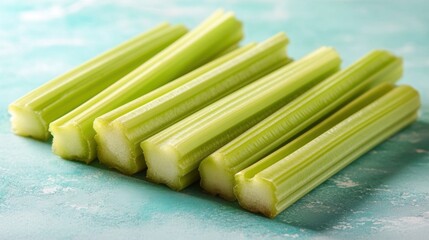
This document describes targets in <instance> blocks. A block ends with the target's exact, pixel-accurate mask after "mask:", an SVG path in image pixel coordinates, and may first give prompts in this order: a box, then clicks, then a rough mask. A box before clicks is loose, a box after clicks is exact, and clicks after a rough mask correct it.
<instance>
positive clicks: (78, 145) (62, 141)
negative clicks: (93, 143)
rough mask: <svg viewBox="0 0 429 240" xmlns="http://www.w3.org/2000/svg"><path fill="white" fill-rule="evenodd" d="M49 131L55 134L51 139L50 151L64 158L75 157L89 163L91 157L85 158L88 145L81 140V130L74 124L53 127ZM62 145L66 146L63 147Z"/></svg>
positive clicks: (71, 158)
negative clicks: (52, 139)
mask: <svg viewBox="0 0 429 240" xmlns="http://www.w3.org/2000/svg"><path fill="white" fill-rule="evenodd" d="M50 131H51V132H52V133H53V135H54V136H55V139H54V140H55V141H52V151H53V152H54V153H55V154H56V155H59V156H61V157H62V158H64V159H69V160H73V159H77V160H80V161H83V162H85V163H89V162H90V161H91V159H88V158H86V156H87V153H88V146H86V145H85V143H84V142H82V141H81V139H82V136H81V134H82V133H81V130H80V128H79V127H78V126H76V125H71V124H70V125H67V126H66V127H62V126H58V127H53V128H51V129H50ZM64 146H67V147H66V148H64Z"/></svg>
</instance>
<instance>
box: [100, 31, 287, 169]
mask: <svg viewBox="0 0 429 240" xmlns="http://www.w3.org/2000/svg"><path fill="white" fill-rule="evenodd" d="M287 43H288V39H287V37H286V36H285V35H284V34H277V35H275V36H274V37H272V38H270V39H268V40H267V41H265V42H262V43H261V44H258V45H256V44H251V45H249V46H248V47H246V49H245V51H243V50H241V49H240V50H238V51H239V52H240V54H235V52H232V53H231V54H229V55H226V56H224V57H221V58H219V59H218V60H217V61H216V60H215V61H214V62H213V63H210V64H208V65H207V66H203V67H201V68H211V69H209V71H206V72H204V73H203V74H201V75H199V76H197V77H194V78H190V77H188V75H195V74H193V72H191V73H190V74H188V75H185V76H183V77H182V78H180V79H177V80H175V81H173V82H172V83H171V84H167V85H165V86H164V87H161V88H159V89H157V90H155V91H153V92H151V93H149V94H147V95H144V96H143V97H141V98H138V99H137V100H135V101H132V102H131V103H129V104H126V105H124V106H122V107H120V108H119V109H117V110H113V111H112V112H110V113H108V114H107V116H101V117H100V118H97V119H96V120H95V122H94V129H95V130H96V132H97V135H96V141H97V146H98V147H97V149H98V154H97V155H98V159H99V160H100V162H102V163H105V164H106V165H108V166H110V167H113V168H116V169H118V170H120V171H121V172H123V173H126V174H133V173H136V172H138V171H140V170H142V169H144V168H145V167H146V165H145V162H144V160H143V152H142V150H141V148H140V146H139V144H140V142H142V141H143V140H145V139H147V138H149V137H150V136H152V135H154V134H156V133H157V132H160V131H161V130H163V129H165V128H167V127H168V126H170V125H172V124H174V123H175V122H177V121H179V120H181V119H183V118H185V117H186V116H188V115H190V114H192V113H194V112H196V111H197V110H199V109H201V108H203V107H205V106H207V105H209V104H211V103H213V102H215V101H216V100H218V99H220V98H222V97H224V96H226V95H228V94H229V93H231V92H233V91H235V90H237V89H239V88H241V87H243V86H244V85H246V84H248V83H250V82H252V81H254V80H256V79H258V78H260V77H262V76H263V75H265V74H267V73H269V72H271V71H273V70H275V69H276V68H278V67H280V66H282V65H284V64H286V63H287V61H288V58H287V56H286V52H285V48H286V44H287ZM230 55H233V56H234V57H233V58H231V57H230ZM218 63H222V64H221V65H220V66H219V64H218ZM196 71H199V69H198V70H196ZM169 85H175V87H176V88H175V89H174V90H171V91H169V92H168V93H166V94H164V95H162V96H160V95H161V94H160V92H162V93H164V92H165V89H166V87H167V88H171V87H170V86H169Z"/></svg>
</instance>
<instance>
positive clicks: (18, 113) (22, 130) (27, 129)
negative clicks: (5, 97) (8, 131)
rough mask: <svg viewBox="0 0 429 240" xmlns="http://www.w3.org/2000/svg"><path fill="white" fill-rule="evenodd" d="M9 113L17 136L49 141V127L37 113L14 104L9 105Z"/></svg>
mask: <svg viewBox="0 0 429 240" xmlns="http://www.w3.org/2000/svg"><path fill="white" fill-rule="evenodd" d="M9 113H10V114H11V116H12V117H11V123H12V131H13V132H14V133H15V134H17V135H20V136H24V137H32V138H35V139H38V140H43V141H46V140H48V139H49V137H50V134H49V132H48V127H47V126H46V124H45V123H44V122H43V121H42V119H41V118H40V116H39V115H38V114H37V113H36V112H34V111H32V110H31V109H28V108H25V107H22V106H18V105H16V104H13V103H12V104H11V105H9Z"/></svg>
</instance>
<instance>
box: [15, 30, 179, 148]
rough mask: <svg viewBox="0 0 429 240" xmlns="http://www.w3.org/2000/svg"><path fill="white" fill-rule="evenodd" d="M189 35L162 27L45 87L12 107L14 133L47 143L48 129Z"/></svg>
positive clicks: (96, 58) (34, 91) (75, 69)
mask: <svg viewBox="0 0 429 240" xmlns="http://www.w3.org/2000/svg"><path fill="white" fill-rule="evenodd" d="M186 32H187V30H186V28H185V27H184V26H181V25H178V26H170V25H169V24H167V23H164V24H161V25H159V26H157V27H155V28H153V29H151V30H149V31H147V32H146V33H143V34H141V35H139V36H137V37H135V38H133V39H131V40H129V41H127V42H124V43H122V44H120V45H119V46H117V47H115V48H113V49H111V50H109V51H107V52H105V53H103V54H101V55H99V56H97V57H95V58H93V59H91V60H89V61H87V62H85V63H83V64H82V65H80V66H78V67H76V68H74V69H72V70H70V71H69V72H67V73H65V74H63V75H61V76H59V77H57V78H55V79H53V80H51V81H49V82H47V83H45V84H43V85H42V86H40V87H38V88H36V89H34V90H33V91H31V92H29V93H28V94H26V95H25V96H23V97H21V98H20V99H18V100H16V101H15V102H13V103H11V104H10V105H9V112H10V114H11V115H12V118H11V120H12V121H11V122H12V130H13V132H15V133H16V134H18V135H22V136H28V137H33V138H35V139H39V140H47V139H48V138H49V137H50V134H49V131H48V126H49V124H50V123H51V122H52V121H54V120H56V119H58V118H59V117H61V116H63V115H65V114H66V113H68V112H70V111H71V110H73V109H74V108H76V107H78V106H79V105H81V104H82V103H84V102H85V101H87V100H88V99H90V98H91V97H93V96H95V95H96V94H97V93H99V92H101V91H102V90H103V89H105V88H107V87H108V86H109V85H111V84H113V83H114V82H116V81H117V80H119V79H120V78H122V77H123V76H125V75H126V74H128V73H129V72H131V71H132V70H133V69H135V68H137V67H138V66H139V65H141V64H142V63H143V62H145V61H147V60H148V59H149V58H151V57H152V56H154V55H155V54H157V53H158V52H160V51H161V50H162V49H164V48H165V47H166V46H168V45H170V44H171V43H172V42H174V41H175V40H177V39H178V38H180V37H181V36H183V35H184V34H185V33H186Z"/></svg>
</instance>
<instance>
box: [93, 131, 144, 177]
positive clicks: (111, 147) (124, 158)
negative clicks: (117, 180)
mask: <svg viewBox="0 0 429 240" xmlns="http://www.w3.org/2000/svg"><path fill="white" fill-rule="evenodd" d="M94 128H95V129H96V131H97V135H96V136H95V141H96V143H97V156H98V160H99V161H100V162H101V163H103V164H105V165H107V166H108V167H111V168H115V169H117V170H118V171H120V172H122V173H124V174H128V175H132V174H134V173H137V172H139V171H141V170H143V169H145V168H146V164H145V161H144V159H143V155H142V154H141V153H140V154H139V152H137V151H136V149H135V147H134V146H132V145H131V143H130V141H129V140H128V138H127V137H126V136H125V135H124V134H123V132H122V131H121V130H120V129H118V128H115V127H113V126H111V125H108V124H107V125H104V124H101V123H97V124H94ZM138 150H139V151H140V148H139V149H138Z"/></svg>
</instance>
